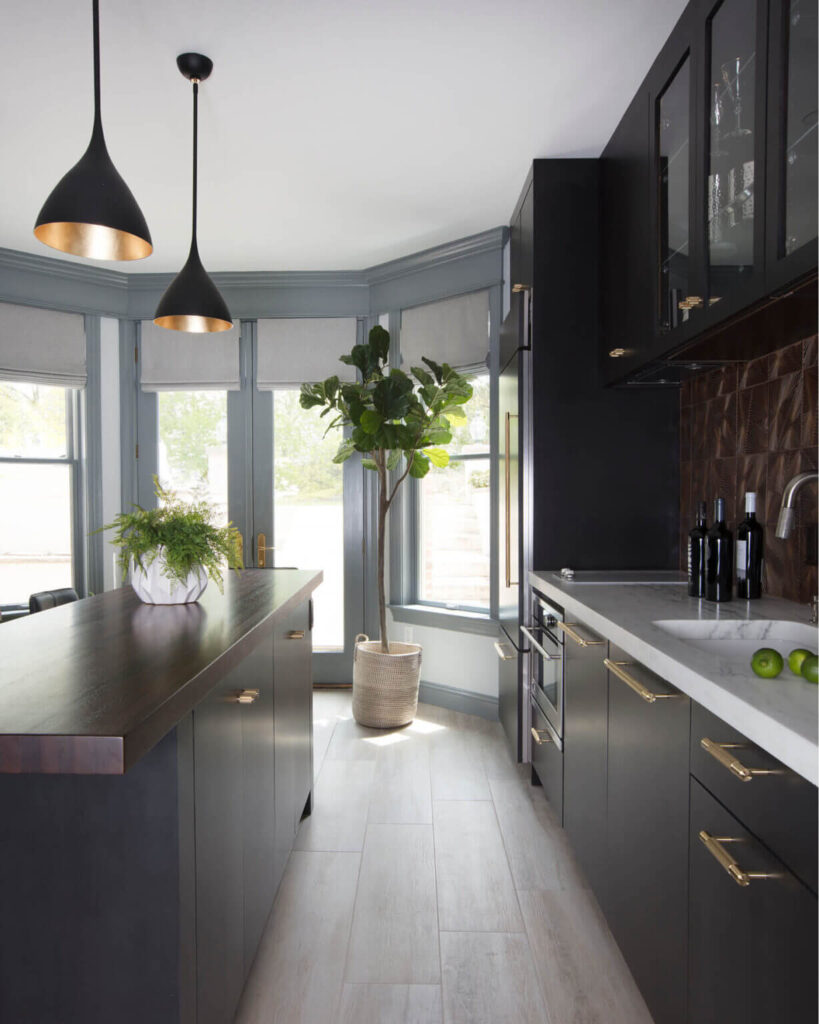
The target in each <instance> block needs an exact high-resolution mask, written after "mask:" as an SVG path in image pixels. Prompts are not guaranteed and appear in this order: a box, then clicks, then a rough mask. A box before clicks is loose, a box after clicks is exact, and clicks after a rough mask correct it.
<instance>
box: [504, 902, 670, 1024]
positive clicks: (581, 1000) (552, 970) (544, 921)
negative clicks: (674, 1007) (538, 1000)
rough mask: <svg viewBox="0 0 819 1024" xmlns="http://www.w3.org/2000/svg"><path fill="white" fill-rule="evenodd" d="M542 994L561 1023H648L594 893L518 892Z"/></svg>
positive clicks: (647, 1014)
mask: <svg viewBox="0 0 819 1024" xmlns="http://www.w3.org/2000/svg"><path fill="white" fill-rule="evenodd" d="M521 908H522V910H523V916H524V920H525V921H526V930H527V933H528V935H529V945H530V947H531V950H532V957H533V959H534V962H535V970H536V972H537V975H538V981H539V983H540V989H541V993H542V995H543V999H544V1001H545V1003H546V1005H547V1006H548V1008H549V1013H550V1014H551V1016H552V1018H553V1019H554V1020H555V1021H559V1022H560V1024H652V1018H651V1015H650V1013H649V1012H648V1009H647V1007H646V1005H645V1003H644V1002H643V997H642V996H641V995H640V992H639V990H638V988H637V985H636V983H635V981H634V979H633V978H632V976H631V972H630V971H629V969H628V967H627V966H626V963H625V961H624V960H623V956H622V954H621V953H620V950H619V949H618V947H617V943H616V942H615V941H614V938H613V936H612V934H611V932H610V931H609V929H608V925H607V924H606V920H605V918H604V917H603V914H602V912H601V910H600V907H599V906H598V904H597V901H596V900H595V898H594V896H593V895H592V893H591V892H590V891H588V890H584V889H573V890H560V889H553V890H551V891H548V892H525V893H521Z"/></svg>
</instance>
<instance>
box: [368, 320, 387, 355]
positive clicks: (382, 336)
mask: <svg viewBox="0 0 819 1024" xmlns="http://www.w3.org/2000/svg"><path fill="white" fill-rule="evenodd" d="M369 343H370V352H371V354H372V356H373V362H379V363H385V362H386V361H387V359H388V358H389V354H390V332H389V331H385V330H384V328H383V327H382V326H381V325H380V324H376V325H375V327H373V328H372V329H371V331H370V335H369Z"/></svg>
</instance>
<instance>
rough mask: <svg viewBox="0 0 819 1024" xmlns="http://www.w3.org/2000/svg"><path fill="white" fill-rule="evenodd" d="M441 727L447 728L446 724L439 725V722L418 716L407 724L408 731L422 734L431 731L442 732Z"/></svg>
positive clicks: (424, 734)
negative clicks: (428, 720)
mask: <svg viewBox="0 0 819 1024" xmlns="http://www.w3.org/2000/svg"><path fill="white" fill-rule="evenodd" d="M441 729H446V726H445V725H439V724H438V722H427V721H426V719H424V718H416V719H415V721H413V722H410V724H409V725H408V726H407V732H419V733H421V735H422V736H426V735H428V734H429V733H431V732H440V731H441Z"/></svg>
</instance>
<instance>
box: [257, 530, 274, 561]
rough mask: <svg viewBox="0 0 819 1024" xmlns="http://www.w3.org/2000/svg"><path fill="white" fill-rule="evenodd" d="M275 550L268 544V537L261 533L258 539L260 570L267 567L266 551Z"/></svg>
mask: <svg viewBox="0 0 819 1024" xmlns="http://www.w3.org/2000/svg"><path fill="white" fill-rule="evenodd" d="M274 550H275V548H273V547H271V546H270V545H269V544H268V543H267V537H265V535H264V534H263V533H260V534H259V535H258V536H257V537H256V565H257V567H258V568H259V569H265V568H266V567H267V560H266V557H265V551H274Z"/></svg>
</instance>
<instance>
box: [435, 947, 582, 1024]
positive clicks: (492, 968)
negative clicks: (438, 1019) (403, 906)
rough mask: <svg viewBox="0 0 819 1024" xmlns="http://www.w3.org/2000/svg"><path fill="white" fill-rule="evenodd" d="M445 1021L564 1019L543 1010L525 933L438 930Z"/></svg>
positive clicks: (552, 1022)
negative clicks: (439, 935)
mask: <svg viewBox="0 0 819 1024" xmlns="http://www.w3.org/2000/svg"><path fill="white" fill-rule="evenodd" d="M441 972H442V978H441V981H442V989H443V1000H444V1021H445V1024H564V1022H563V1021H561V1020H559V1019H558V1018H553V1017H550V1016H549V1015H547V1013H546V1009H545V1007H544V1005H543V1001H542V999H541V995H540V990H539V988H538V983H537V979H536V977H535V968H534V964H533V963H532V955H531V953H530V952H529V943H528V942H527V941H526V936H525V935H519V934H502V933H493V932H444V931H442V932H441Z"/></svg>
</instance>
